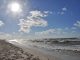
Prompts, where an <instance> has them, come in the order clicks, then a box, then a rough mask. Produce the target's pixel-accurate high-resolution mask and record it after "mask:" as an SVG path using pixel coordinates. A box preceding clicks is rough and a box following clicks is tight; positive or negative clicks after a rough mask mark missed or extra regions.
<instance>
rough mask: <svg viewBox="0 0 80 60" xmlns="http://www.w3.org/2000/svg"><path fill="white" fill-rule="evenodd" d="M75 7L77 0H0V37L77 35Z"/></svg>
mask: <svg viewBox="0 0 80 60" xmlns="http://www.w3.org/2000/svg"><path fill="white" fill-rule="evenodd" d="M79 6H80V0H0V38H6V37H7V38H12V37H14V38H17V37H18V38H20V37H21V38H61V37H80V7H79ZM4 36H5V37H4Z"/></svg>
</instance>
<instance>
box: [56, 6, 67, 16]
mask: <svg viewBox="0 0 80 60" xmlns="http://www.w3.org/2000/svg"><path fill="white" fill-rule="evenodd" d="M66 11H67V8H66V7H63V8H62V9H61V11H58V12H57V13H58V14H59V15H64V14H65V13H66Z"/></svg>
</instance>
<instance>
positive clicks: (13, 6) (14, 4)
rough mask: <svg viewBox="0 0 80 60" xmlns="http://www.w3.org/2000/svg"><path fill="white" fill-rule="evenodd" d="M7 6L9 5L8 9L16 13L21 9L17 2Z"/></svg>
mask: <svg viewBox="0 0 80 60" xmlns="http://www.w3.org/2000/svg"><path fill="white" fill-rule="evenodd" d="M8 7H9V10H10V11H12V12H13V13H18V12H21V11H22V9H21V6H20V4H19V3H17V2H14V3H11V4H9V6H8Z"/></svg>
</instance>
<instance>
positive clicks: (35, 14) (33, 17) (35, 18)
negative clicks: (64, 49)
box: [18, 10, 49, 33]
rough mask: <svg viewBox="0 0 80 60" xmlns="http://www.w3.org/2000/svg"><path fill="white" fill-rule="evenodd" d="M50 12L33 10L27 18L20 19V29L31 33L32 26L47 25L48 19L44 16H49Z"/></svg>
mask: <svg viewBox="0 0 80 60" xmlns="http://www.w3.org/2000/svg"><path fill="white" fill-rule="evenodd" d="M48 13H49V12H45V11H43V12H41V11H37V10H36V11H31V12H30V13H29V16H27V18H26V19H20V20H19V21H20V23H19V24H18V25H19V26H20V30H19V31H22V32H26V33H29V32H30V31H31V28H32V27H46V26H47V25H48V23H47V21H46V20H44V19H43V17H47V16H48Z"/></svg>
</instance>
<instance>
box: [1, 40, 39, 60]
mask: <svg viewBox="0 0 80 60" xmlns="http://www.w3.org/2000/svg"><path fill="white" fill-rule="evenodd" d="M0 60H40V59H39V57H38V56H37V55H36V56H34V55H33V54H32V53H29V52H28V51H26V52H25V51H24V50H23V49H22V48H19V47H16V46H15V45H13V44H10V43H8V42H6V41H4V40H0Z"/></svg>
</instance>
